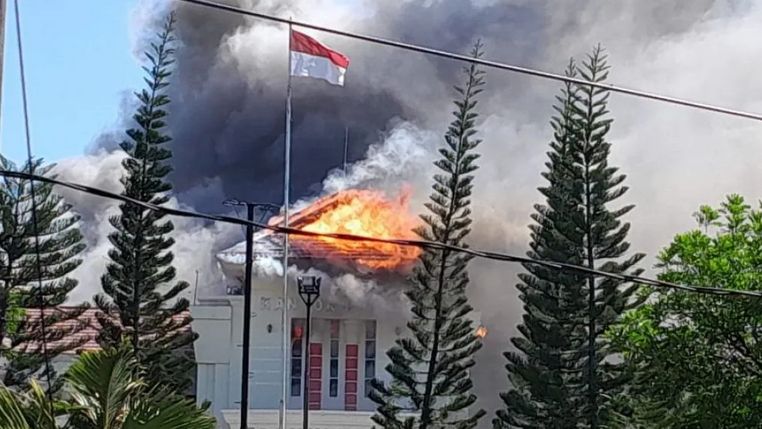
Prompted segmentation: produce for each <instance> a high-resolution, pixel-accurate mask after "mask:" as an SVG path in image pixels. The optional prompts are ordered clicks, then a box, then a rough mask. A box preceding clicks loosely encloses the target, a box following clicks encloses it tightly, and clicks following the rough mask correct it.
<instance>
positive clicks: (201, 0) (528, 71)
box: [177, 0, 762, 121]
mask: <svg viewBox="0 0 762 429" xmlns="http://www.w3.org/2000/svg"><path fill="white" fill-rule="evenodd" d="M177 1H182V2H185V3H192V4H195V5H198V6H204V7H209V8H213V9H218V10H223V11H227V12H232V13H238V14H241V15H246V16H251V17H254V18H259V19H264V20H267V21H273V22H278V23H281V24H292V25H295V26H299V27H303V28H309V29H312V30H317V31H322V32H324V33H330V34H335V35H338V36H343V37H348V38H351V39H357V40H363V41H365V42H370V43H375V44H377V45H383V46H390V47H393V48H399V49H404V50H407V51H413V52H420V53H423V54H428V55H434V56H437V57H442V58H449V59H452V60H457V61H464V62H467V63H476V64H480V65H483V66H485V67H490V68H495V69H499V70H507V71H511V72H515V73H520V74H525V75H529V76H534V77H540V78H543V79H550V80H555V81H560V82H568V83H574V84H577V85H584V86H591V87H595V88H600V89H605V90H608V91H611V92H618V93H621V94H626V95H630V96H633V97H639V98H645V99H649V100H655V101H661V102H664V103H669V104H676V105H680V106H685V107H691V108H694V109H699V110H706V111H710V112H714V113H721V114H725V115H730V116H736V117H741V118H746V119H753V120H755V121H762V114H758V113H751V112H745V111H742V110H736V109H730V108H726V107H720V106H716V105H713V104H707V103H700V102H696V101H690V100H685V99H682V98H676V97H670V96H666V95H661V94H656V93H653V92H647V91H640V90H637V89H631V88H625V87H622V86H617V85H613V84H608V83H601V82H591V81H588V80H584V79H578V78H574V77H569V76H564V75H561V74H556V73H550V72H546V71H542V70H537V69H532V68H528V67H521V66H516V65H512V64H507V63H502V62H498V61H490V60H485V59H481V58H473V57H470V56H467V55H461V54H456V53H454V52H449V51H444V50H440V49H433V48H427V47H425V46H421V45H416V44H412V43H404V42H398V41H396V40H390V39H384V38H381V37H375V36H368V35H365V34H360V33H355V32H350V31H344V30H337V29H335V28H330V27H324V26H320V25H315V24H310V23H308V22H303V21H292V20H290V19H285V18H280V17H277V16H273V15H268V14H265V13H260V12H254V11H252V10H248V9H243V8H240V7H235V6H229V5H225V4H220V3H216V2H212V1H208V0H177Z"/></svg>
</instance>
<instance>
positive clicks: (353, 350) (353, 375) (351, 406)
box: [344, 344, 357, 411]
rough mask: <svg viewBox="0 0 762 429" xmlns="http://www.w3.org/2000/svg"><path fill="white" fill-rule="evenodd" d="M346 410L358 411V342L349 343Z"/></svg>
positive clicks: (345, 377)
mask: <svg viewBox="0 0 762 429" xmlns="http://www.w3.org/2000/svg"><path fill="white" fill-rule="evenodd" d="M345 368H346V373H345V376H344V380H345V381H344V383H345V384H344V410H346V411H357V344H347V352H346V366H345Z"/></svg>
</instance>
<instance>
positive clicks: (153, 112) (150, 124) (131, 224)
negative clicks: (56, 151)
mask: <svg viewBox="0 0 762 429" xmlns="http://www.w3.org/2000/svg"><path fill="white" fill-rule="evenodd" d="M174 22H175V21H174V16H173V15H170V16H169V17H168V18H167V20H166V22H165V25H164V28H163V31H162V32H161V33H159V34H158V43H155V44H151V47H152V49H151V52H147V53H146V57H147V58H148V61H149V64H150V67H145V68H144V69H145V71H146V73H147V75H148V77H147V78H146V79H145V81H146V83H147V85H148V88H147V89H144V90H142V91H141V92H139V93H137V94H136V96H137V99H138V100H139V102H140V106H139V107H138V109H137V112H136V114H135V115H134V120H135V122H136V124H137V127H136V128H133V129H130V130H128V131H127V135H128V137H129V140H127V141H124V142H123V143H122V144H121V147H122V149H123V150H124V151H125V153H126V154H127V157H126V158H125V159H124V161H123V163H122V166H123V167H124V169H125V175H124V176H123V177H122V180H121V182H122V184H123V185H124V191H123V195H126V196H128V197H131V198H134V199H137V200H140V201H145V202H150V203H152V204H159V205H161V204H164V203H166V202H167V201H168V200H169V197H168V196H167V193H168V191H170V190H171V189H172V186H171V185H170V184H169V183H168V182H167V181H166V180H165V177H166V176H167V174H169V172H170V171H171V168H170V166H169V165H168V164H167V161H168V160H169V158H171V156H172V153H171V151H170V150H169V149H167V148H166V147H164V146H165V144H166V143H167V142H169V141H170V140H171V138H170V137H169V136H168V135H166V134H165V132H164V128H165V126H166V123H165V118H166V116H167V111H166V110H165V106H166V105H167V104H168V103H169V101H170V100H169V98H168V96H167V95H166V94H165V89H166V87H167V86H168V85H169V82H168V78H169V76H170V74H171V71H170V66H171V65H172V63H173V60H172V56H173V54H174V49H173V48H172V47H171V45H172V42H173V41H174V38H173V36H172V32H173V27H174ZM119 209H120V212H121V213H120V215H118V216H115V217H112V218H111V219H110V222H111V225H112V226H113V227H114V229H115V230H116V231H114V232H113V233H111V234H110V235H109V240H110V241H111V244H112V245H113V248H112V249H111V250H110V251H109V253H108V256H109V258H110V259H111V262H110V263H109V264H108V266H107V269H106V273H105V274H104V275H103V277H102V278H101V284H102V287H103V291H104V293H105V295H106V296H104V295H98V296H96V299H95V303H96V305H97V306H98V308H99V310H100V311H99V313H98V316H97V317H98V321H99V322H100V324H101V326H102V328H103V329H102V331H101V333H100V336H99V342H100V344H101V345H103V346H115V345H117V344H119V343H121V342H123V341H127V342H129V344H130V345H131V347H132V350H133V351H134V353H135V356H136V357H137V359H138V361H139V362H140V363H141V365H143V366H145V367H146V371H147V379H148V380H149V381H150V382H153V383H157V384H161V385H163V386H169V387H172V388H173V389H175V390H176V391H178V392H180V391H183V390H184V389H186V388H187V387H188V386H189V385H190V383H191V379H190V375H191V372H192V369H193V365H194V364H193V360H192V358H191V356H190V355H189V351H190V345H191V344H192V343H193V341H195V339H196V335H195V334H194V333H192V332H190V330H189V329H188V327H189V324H190V318H189V317H183V316H182V315H183V314H184V312H185V311H186V310H187V309H188V306H189V302H188V300H187V299H184V298H180V297H179V294H180V293H181V292H182V291H183V290H185V289H186V288H187V287H188V283H187V282H183V281H180V282H177V283H175V284H173V285H172V284H170V282H172V281H173V279H174V278H175V268H174V267H173V266H172V260H173V254H172V252H171V251H170V248H171V247H172V245H173V243H174V241H173V240H172V239H171V238H169V237H168V236H167V235H168V234H169V233H170V232H171V231H172V230H173V225H172V222H171V221H168V220H165V219H164V215H163V214H161V213H157V212H154V211H149V210H145V209H143V208H141V207H137V206H135V205H131V204H126V203H125V204H121V205H120V206H119Z"/></svg>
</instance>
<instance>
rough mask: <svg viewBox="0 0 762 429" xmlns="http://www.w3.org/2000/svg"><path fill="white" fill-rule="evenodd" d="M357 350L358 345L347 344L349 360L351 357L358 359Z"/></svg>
mask: <svg viewBox="0 0 762 429" xmlns="http://www.w3.org/2000/svg"><path fill="white" fill-rule="evenodd" d="M357 349H358V347H357V344H347V357H348V358H350V357H353V358H356V357H357Z"/></svg>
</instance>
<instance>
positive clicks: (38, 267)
mask: <svg viewBox="0 0 762 429" xmlns="http://www.w3.org/2000/svg"><path fill="white" fill-rule="evenodd" d="M13 7H14V12H15V15H16V40H17V42H18V54H19V75H20V77H21V99H22V103H23V110H24V131H25V135H26V154H27V166H28V168H29V172H30V174H29V176H30V178H31V177H34V175H33V174H31V173H32V172H33V171H34V159H33V157H32V139H31V137H30V132H29V107H28V102H27V95H26V74H25V71H24V49H23V47H22V44H21V18H20V17H19V2H18V0H14V2H13ZM29 193H30V196H31V197H32V206H31V213H32V227H33V228H34V231H33V232H34V253H35V255H36V258H35V266H36V270H37V299H38V300H39V305H40V329H41V330H42V356H43V359H44V363H45V375H46V376H47V381H48V385H47V389H45V396H46V397H47V399H48V406H49V407H51V411H52V407H53V402H52V400H53V398H52V396H51V390H52V387H53V383H52V380H51V374H52V367H51V365H50V355H49V354H48V342H47V330H46V322H45V308H46V305H45V295H44V293H43V285H42V261H41V256H40V231H39V223H38V219H37V195H36V192H35V188H34V179H30V182H29Z"/></svg>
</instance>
